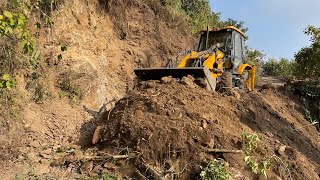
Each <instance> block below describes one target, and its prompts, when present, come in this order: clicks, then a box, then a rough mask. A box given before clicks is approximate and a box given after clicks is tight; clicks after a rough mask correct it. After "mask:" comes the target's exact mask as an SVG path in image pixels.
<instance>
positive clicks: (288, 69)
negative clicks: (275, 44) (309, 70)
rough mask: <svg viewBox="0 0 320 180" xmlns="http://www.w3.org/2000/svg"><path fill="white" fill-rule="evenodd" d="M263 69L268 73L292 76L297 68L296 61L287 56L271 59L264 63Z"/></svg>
mask: <svg viewBox="0 0 320 180" xmlns="http://www.w3.org/2000/svg"><path fill="white" fill-rule="evenodd" d="M262 67H263V70H264V73H265V74H266V75H270V76H276V77H283V78H291V77H292V76H293V75H294V71H295V68H296V65H295V62H294V61H290V60H288V59H285V58H281V59H280V60H277V59H269V60H268V61H267V62H265V63H264V64H263V66H262Z"/></svg>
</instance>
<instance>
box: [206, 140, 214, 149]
mask: <svg viewBox="0 0 320 180" xmlns="http://www.w3.org/2000/svg"><path fill="white" fill-rule="evenodd" d="M207 146H208V148H213V147H214V140H213V139H212V138H211V139H210V140H209V141H208V142H207Z"/></svg>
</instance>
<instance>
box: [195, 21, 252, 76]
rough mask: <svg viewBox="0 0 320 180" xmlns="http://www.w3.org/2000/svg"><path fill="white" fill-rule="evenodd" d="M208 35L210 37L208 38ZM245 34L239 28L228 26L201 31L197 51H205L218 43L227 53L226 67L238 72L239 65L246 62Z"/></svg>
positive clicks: (234, 72)
mask: <svg viewBox="0 0 320 180" xmlns="http://www.w3.org/2000/svg"><path fill="white" fill-rule="evenodd" d="M207 37H208V39H207ZM244 41H245V35H244V34H243V33H242V32H241V31H240V30H239V29H237V28H235V27H233V26H228V27H225V28H222V29H212V30H210V31H209V32H208V31H201V36H200V42H199V46H198V49H197V51H198V52H200V51H205V50H207V49H208V48H210V47H211V46H213V45H218V47H219V49H220V50H221V51H222V52H223V53H224V54H225V66H224V67H225V68H226V69H230V68H232V70H233V74H237V70H238V67H239V66H240V65H241V64H244V63H245V58H246V50H245V43H244Z"/></svg>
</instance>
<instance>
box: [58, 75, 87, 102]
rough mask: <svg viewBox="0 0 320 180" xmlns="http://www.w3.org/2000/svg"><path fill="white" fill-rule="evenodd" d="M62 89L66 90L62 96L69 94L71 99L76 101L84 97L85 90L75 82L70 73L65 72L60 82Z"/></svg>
mask: <svg viewBox="0 0 320 180" xmlns="http://www.w3.org/2000/svg"><path fill="white" fill-rule="evenodd" d="M59 87H60V89H61V90H62V91H63V92H64V93H63V94H62V96H67V97H68V98H69V99H70V100H72V101H75V100H78V99H82V98H83V92H82V90H81V89H80V87H79V85H77V84H76V83H74V81H73V79H72V77H71V75H70V74H65V75H64V77H63V78H62V80H61V81H60V82H59Z"/></svg>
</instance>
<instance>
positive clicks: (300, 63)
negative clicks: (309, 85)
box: [295, 26, 320, 78]
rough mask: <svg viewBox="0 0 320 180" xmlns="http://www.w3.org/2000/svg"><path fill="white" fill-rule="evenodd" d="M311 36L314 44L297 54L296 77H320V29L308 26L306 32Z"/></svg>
mask: <svg viewBox="0 0 320 180" xmlns="http://www.w3.org/2000/svg"><path fill="white" fill-rule="evenodd" d="M304 32H305V34H307V35H309V36H311V38H310V41H311V42H312V44H311V45H310V46H309V47H304V48H302V49H301V50H300V51H299V52H298V53H296V54H295V62H296V65H297V68H296V73H295V75H296V76H298V77H302V78H319V77H320V29H319V28H315V27H314V26H308V27H307V28H306V30H305V31H304Z"/></svg>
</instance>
